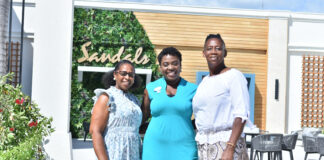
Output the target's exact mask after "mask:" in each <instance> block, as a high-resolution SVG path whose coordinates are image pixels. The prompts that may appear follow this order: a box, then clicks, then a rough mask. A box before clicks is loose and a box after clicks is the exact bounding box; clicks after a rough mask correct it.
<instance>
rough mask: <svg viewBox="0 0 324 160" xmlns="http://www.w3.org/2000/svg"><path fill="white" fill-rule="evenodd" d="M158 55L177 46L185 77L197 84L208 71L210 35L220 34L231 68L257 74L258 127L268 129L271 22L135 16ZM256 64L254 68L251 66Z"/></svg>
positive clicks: (151, 14) (178, 15) (172, 16)
mask: <svg viewBox="0 0 324 160" xmlns="http://www.w3.org/2000/svg"><path fill="white" fill-rule="evenodd" d="M135 15H136V17H137V19H138V20H139V22H140V23H141V24H142V25H143V28H144V29H145V30H146V33H147V34H148V36H149V38H150V40H151V42H152V43H153V44H154V45H155V51H156V53H157V54H158V53H159V52H160V51H161V50H162V49H163V48H164V47H166V46H175V47H176V48H178V49H179V50H180V52H181V53H182V56H183V61H182V72H181V76H182V77H183V78H185V79H186V80H188V81H190V82H193V83H195V82H196V72H197V71H208V68H207V63H206V59H205V58H204V57H203V55H202V50H203V48H202V47H203V43H204V40H205V37H206V35H208V34H209V33H220V34H221V35H222V37H223V39H224V40H225V42H226V47H227V50H228V56H227V57H226V58H225V63H226V65H227V66H229V67H232V68H237V69H239V70H240V71H241V72H243V73H254V74H255V80H256V81H255V84H256V88H255V115H254V119H255V123H256V125H257V126H258V127H260V128H261V129H265V124H266V123H265V122H266V106H265V105H266V93H267V54H266V53H267V47H268V46H267V44H268V20H265V19H250V18H233V17H216V16H198V15H180V14H165V13H141V12H135ZM251 64H253V65H251Z"/></svg>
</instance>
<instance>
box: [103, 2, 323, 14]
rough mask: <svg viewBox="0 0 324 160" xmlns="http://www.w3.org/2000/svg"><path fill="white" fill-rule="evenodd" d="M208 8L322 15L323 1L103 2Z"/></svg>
mask: <svg viewBox="0 0 324 160" xmlns="http://www.w3.org/2000/svg"><path fill="white" fill-rule="evenodd" d="M104 1H114V2H116V1H119V2H139V3H146V4H147V3H148V4H163V5H177V6H193V7H208V8H240V9H257V10H279V11H291V12H297V13H298V12H301V13H303V12H304V13H320V14H324V0H104Z"/></svg>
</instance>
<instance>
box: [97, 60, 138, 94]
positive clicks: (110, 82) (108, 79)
mask: <svg viewBox="0 0 324 160" xmlns="http://www.w3.org/2000/svg"><path fill="white" fill-rule="evenodd" d="M123 64H130V65H131V66H132V67H133V72H135V67H134V65H133V63H132V62H130V61H129V60H121V61H119V62H118V63H117V64H116V65H115V69H114V70H112V71H109V72H107V73H105V74H104V75H103V76H102V78H101V83H102V84H103V85H104V87H105V88H110V87H111V86H115V85H116V81H115V80H114V72H116V71H118V70H119V68H120V66H122V65H123ZM141 83H142V78H141V77H140V76H139V75H137V74H135V77H134V84H133V85H132V86H131V89H134V88H138V87H139V86H140V85H141Z"/></svg>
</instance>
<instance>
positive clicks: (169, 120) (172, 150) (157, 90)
mask: <svg viewBox="0 0 324 160" xmlns="http://www.w3.org/2000/svg"><path fill="white" fill-rule="evenodd" d="M166 86H167V84H166V81H165V79H164V78H160V79H158V80H156V81H154V82H151V83H149V84H148V85H147V86H146V89H147V91H148V94H149V99H150V101H151V104H150V108H151V115H152V119H151V121H150V124H149V126H148V128H147V130H146V133H145V136H144V142H143V156H142V160H193V159H198V156H197V145H196V142H195V132H194V129H193V126H192V123H191V119H190V118H191V115H192V103H191V101H192V98H193V96H194V95H195V93H196V89H197V86H196V85H195V84H193V83H190V82H187V81H186V80H184V79H182V78H181V80H180V83H179V86H178V87H177V92H176V94H175V95H174V96H173V97H169V96H168V95H167V94H166Z"/></svg>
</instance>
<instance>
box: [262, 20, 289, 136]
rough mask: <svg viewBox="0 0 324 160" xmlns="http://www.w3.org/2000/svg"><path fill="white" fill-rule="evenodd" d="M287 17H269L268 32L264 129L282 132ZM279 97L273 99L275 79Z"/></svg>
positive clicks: (285, 77) (284, 107)
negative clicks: (277, 84)
mask: <svg viewBox="0 0 324 160" xmlns="http://www.w3.org/2000/svg"><path fill="white" fill-rule="evenodd" d="M287 43H288V18H270V19H269V33H268V79H267V106H266V130H268V131H269V132H272V133H274V132H277V133H283V132H284V131H285V121H286V83H287ZM276 79H278V80H279V98H278V100H276V99H275V80H276Z"/></svg>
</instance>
